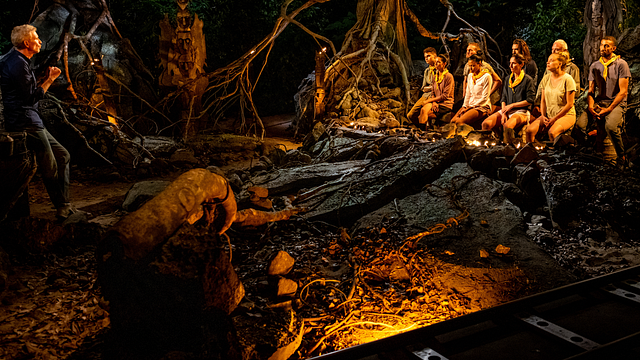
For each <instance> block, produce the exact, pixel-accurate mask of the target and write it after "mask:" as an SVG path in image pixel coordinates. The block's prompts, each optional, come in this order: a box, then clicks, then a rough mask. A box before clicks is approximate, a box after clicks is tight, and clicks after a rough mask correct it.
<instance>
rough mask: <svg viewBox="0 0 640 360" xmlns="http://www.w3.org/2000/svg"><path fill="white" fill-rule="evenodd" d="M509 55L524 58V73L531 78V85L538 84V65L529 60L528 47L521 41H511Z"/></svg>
mask: <svg viewBox="0 0 640 360" xmlns="http://www.w3.org/2000/svg"><path fill="white" fill-rule="evenodd" d="M511 54H520V55H522V56H524V60H525V64H524V73H525V74H527V75H529V76H531V78H532V79H533V83H534V84H537V83H538V65H536V62H535V61H533V59H532V58H531V52H530V51H529V45H527V43H526V42H525V41H524V40H522V39H515V40H513V45H511Z"/></svg>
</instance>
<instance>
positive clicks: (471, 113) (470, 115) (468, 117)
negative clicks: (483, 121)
mask: <svg viewBox="0 0 640 360" xmlns="http://www.w3.org/2000/svg"><path fill="white" fill-rule="evenodd" d="M481 116H482V113H481V112H479V111H478V110H476V109H469V110H467V111H466V112H465V113H464V114H462V115H460V117H456V118H454V119H455V120H456V121H453V120H454V119H451V122H455V123H456V125H462V124H468V125H471V124H473V123H474V122H476V121H477V120H478V119H479V118H480V117H481Z"/></svg>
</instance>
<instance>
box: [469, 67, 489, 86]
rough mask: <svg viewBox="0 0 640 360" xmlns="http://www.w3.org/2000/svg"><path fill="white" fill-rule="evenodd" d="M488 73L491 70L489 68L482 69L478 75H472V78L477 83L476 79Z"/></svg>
mask: <svg viewBox="0 0 640 360" xmlns="http://www.w3.org/2000/svg"><path fill="white" fill-rule="evenodd" d="M488 73H489V71H488V70H487V69H482V70H480V72H479V73H478V75H471V78H472V79H473V83H474V84H475V83H476V81H477V80H478V79H480V78H481V77H482V75H484V74H488Z"/></svg>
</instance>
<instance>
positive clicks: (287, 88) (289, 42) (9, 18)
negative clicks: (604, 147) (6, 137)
mask: <svg viewBox="0 0 640 360" xmlns="http://www.w3.org/2000/svg"><path fill="white" fill-rule="evenodd" d="M303 2H304V1H303V0H295V1H294V2H293V3H292V4H291V5H290V6H289V9H290V10H291V9H295V8H297V7H298V6H299V5H301V4H302V3H303ZM622 2H623V7H626V12H625V13H624V23H623V24H621V26H622V27H623V28H627V27H634V26H636V25H638V24H640V6H639V3H640V1H637V0H632V1H629V0H627V1H625V0H622ZM52 3H53V0H28V1H25V0H3V5H4V6H3V7H2V9H1V10H0V53H5V52H6V51H8V50H9V49H10V47H11V44H10V41H9V38H10V34H11V29H12V28H13V27H14V26H16V25H20V24H24V23H28V22H29V20H30V19H33V18H35V16H37V14H38V13H40V12H41V11H43V10H45V9H46V8H47V7H48V6H49V5H51V4H52ZM281 3H282V0H234V1H229V0H191V2H190V9H191V12H192V13H197V14H198V16H199V17H200V18H201V19H202V20H203V21H204V24H205V26H204V33H205V36H206V43H207V68H206V70H207V71H212V70H214V69H216V68H219V67H222V66H225V65H227V64H228V63H230V62H232V61H233V60H235V59H236V58H238V57H239V56H240V55H241V54H243V53H244V52H246V51H247V49H249V48H250V47H251V46H253V45H255V44H256V43H258V42H259V41H260V40H261V39H262V38H264V37H265V36H266V34H268V33H269V32H270V31H271V29H272V28H273V26H274V22H275V20H276V19H277V18H278V15H279V11H280V5H281ZM356 3H357V2H356V1H355V0H331V1H328V2H326V3H323V4H318V5H317V6H314V7H311V8H309V9H307V10H306V11H303V12H302V13H301V14H300V15H299V16H298V17H296V20H298V21H300V22H301V23H302V24H304V25H305V26H307V27H308V28H309V29H310V30H312V31H315V32H317V33H319V34H321V35H324V36H326V37H328V38H329V39H331V40H332V41H333V43H334V44H335V46H336V48H338V49H339V48H340V45H341V43H342V41H343V38H344V35H345V33H346V32H347V31H348V30H349V28H350V27H351V26H352V25H353V24H354V23H355V21H356V15H355V12H356ZM451 3H452V4H453V6H454V9H455V11H456V12H457V13H458V15H459V16H460V17H462V18H463V19H465V20H467V21H468V22H470V23H471V24H473V25H474V26H480V27H482V28H483V29H485V30H487V31H488V32H489V34H490V35H491V36H492V37H493V38H494V39H495V40H496V41H497V42H498V44H499V45H500V49H501V50H502V54H503V57H502V58H501V59H500V60H501V62H502V63H503V65H505V66H506V65H507V64H508V58H507V56H508V54H509V53H510V49H511V43H512V41H513V39H515V38H523V39H525V40H526V41H527V43H528V44H529V46H530V48H531V53H532V55H533V57H534V59H535V60H536V62H537V63H538V68H539V69H541V70H542V71H544V68H545V62H546V58H547V56H548V55H549V53H550V48H551V44H552V42H553V41H554V40H555V39H558V38H562V39H565V40H566V41H567V43H568V44H569V50H570V52H571V55H572V56H573V57H574V59H575V60H574V61H575V62H576V64H577V65H578V66H580V67H581V68H582V65H583V59H582V58H583V56H582V41H583V39H584V35H585V32H586V28H585V26H584V25H583V12H584V7H585V1H584V0H542V1H531V0H509V1H506V0H502V1H500V0H490V1H477V0H451ZM107 4H108V6H109V8H110V10H111V14H112V17H113V19H114V21H115V23H116V25H117V27H118V29H119V30H120V33H121V34H122V35H123V36H124V37H127V38H129V39H130V40H131V42H132V44H133V45H134V46H135V47H136V49H137V51H138V54H140V56H141V57H142V59H143V60H144V62H145V64H146V65H147V67H148V68H149V69H150V70H151V71H152V72H154V73H155V74H156V75H157V74H159V63H160V60H159V59H158V37H159V34H160V28H159V26H158V22H159V21H160V20H161V19H162V18H163V17H164V14H165V13H168V14H169V17H170V19H173V18H175V13H176V7H177V6H176V3H175V1H174V0H135V1H131V0H107ZM407 4H408V6H409V7H410V8H411V9H412V10H413V12H414V13H415V14H416V15H417V16H418V17H419V19H420V21H421V23H422V25H423V26H424V27H426V28H427V29H428V30H430V31H432V32H438V31H441V29H442V28H443V26H444V23H445V20H446V8H445V7H444V6H443V5H442V4H441V3H440V2H439V1H438V0H428V1H425V0H407ZM462 27H465V25H464V24H463V23H462V22H460V21H458V20H456V19H453V18H452V20H451V21H450V23H449V25H448V26H447V29H446V31H447V32H449V33H453V34H457V33H458V30H459V29H460V28H462ZM407 28H408V34H409V35H408V42H409V47H410V50H411V54H412V59H414V60H420V59H422V53H421V50H422V49H423V48H425V47H427V46H434V47H436V49H438V50H442V44H441V43H439V42H438V41H435V40H430V39H426V38H424V37H422V36H420V34H419V33H418V32H417V30H416V28H415V26H414V25H413V23H411V22H410V21H409V20H407ZM318 48H319V46H318V44H317V43H316V42H315V41H314V40H313V38H312V37H311V36H309V35H308V34H307V33H305V32H304V31H302V30H301V29H300V28H298V27H297V26H295V25H293V24H290V25H289V26H288V27H287V29H286V30H285V31H284V32H283V33H282V34H281V35H280V37H279V38H278V39H277V40H276V42H275V46H274V48H273V50H272V51H271V53H270V55H269V61H268V63H267V66H266V68H265V70H264V72H263V74H262V76H261V78H260V81H259V83H258V86H257V88H256V92H255V94H254V99H255V100H256V105H257V107H258V110H259V111H260V113H261V114H262V115H272V114H278V113H289V112H293V109H294V106H293V95H294V94H295V92H296V90H297V87H298V85H299V84H300V81H301V80H302V78H303V77H305V76H306V75H307V74H309V73H310V72H311V71H313V69H314V52H315V50H317V49H318ZM490 50H493V51H495V50H496V49H495V47H493V48H491V47H490ZM263 56H264V55H263ZM493 57H494V58H496V59H498V56H497V53H494V54H493ZM255 66H256V67H259V66H261V63H256V64H255Z"/></svg>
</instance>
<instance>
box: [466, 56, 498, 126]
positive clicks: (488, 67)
mask: <svg viewBox="0 0 640 360" xmlns="http://www.w3.org/2000/svg"><path fill="white" fill-rule="evenodd" d="M471 55H478V56H480V58H481V59H482V68H483V69H485V70H487V71H488V72H489V74H490V75H491V78H492V79H493V85H492V86H491V91H490V94H491V95H490V96H491V104H492V105H493V104H498V103H500V90H501V89H502V79H500V76H498V74H496V72H495V71H494V70H493V68H492V67H491V65H490V64H489V63H488V62H486V61H484V58H483V56H484V55H483V53H482V49H481V48H480V44H478V43H469V45H468V46H467V53H466V56H467V59H469V57H470V56H471ZM470 70H471V69H470V67H469V63H468V62H467V64H465V66H464V73H463V79H464V80H463V82H462V96H463V97H464V96H465V94H466V91H467V76H468V75H469V71H470ZM497 110H498V107H497V106H493V107H492V109H491V110H490V112H489V114H490V113H493V112H495V111H497Z"/></svg>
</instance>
